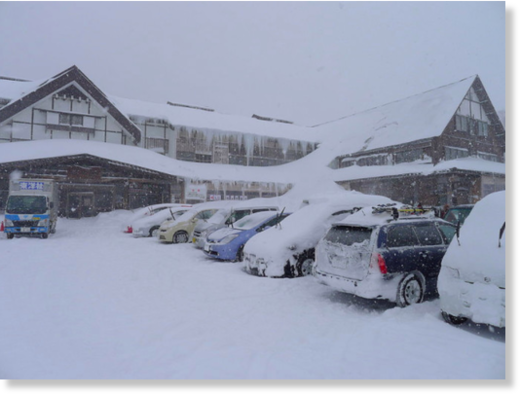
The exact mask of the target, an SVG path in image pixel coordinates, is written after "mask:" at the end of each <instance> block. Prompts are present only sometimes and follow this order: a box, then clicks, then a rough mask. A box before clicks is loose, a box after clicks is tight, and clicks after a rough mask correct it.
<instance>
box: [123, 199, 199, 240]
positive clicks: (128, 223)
mask: <svg viewBox="0 0 520 396" xmlns="http://www.w3.org/2000/svg"><path fill="white" fill-rule="evenodd" d="M166 208H191V205H186V204H174V203H161V204H156V205H149V206H145V207H142V208H139V209H134V211H133V213H132V215H131V216H129V217H128V219H126V220H125V223H124V224H123V232H125V233H127V234H131V233H132V232H133V231H134V229H133V223H134V222H135V221H137V220H139V219H142V218H144V217H147V216H152V215H154V214H155V213H157V212H160V211H161V210H163V209H166Z"/></svg>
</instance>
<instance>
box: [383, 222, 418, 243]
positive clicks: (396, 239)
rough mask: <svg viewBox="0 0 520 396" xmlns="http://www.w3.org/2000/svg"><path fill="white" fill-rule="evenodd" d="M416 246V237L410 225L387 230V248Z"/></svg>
mask: <svg viewBox="0 0 520 396" xmlns="http://www.w3.org/2000/svg"><path fill="white" fill-rule="evenodd" d="M418 244H419V241H418V240H417V236H416V235H415V233H414V232H413V229H412V227H411V226H410V225H398V226H394V227H390V228H389V229H388V237H387V240H386V246H387V247H389V248H392V247H402V246H416V245H418Z"/></svg>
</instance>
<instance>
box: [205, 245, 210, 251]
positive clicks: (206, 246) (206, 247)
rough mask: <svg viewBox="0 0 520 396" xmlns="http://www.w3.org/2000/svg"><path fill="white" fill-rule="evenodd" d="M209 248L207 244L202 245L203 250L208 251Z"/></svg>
mask: <svg viewBox="0 0 520 396" xmlns="http://www.w3.org/2000/svg"><path fill="white" fill-rule="evenodd" d="M209 248H210V246H209V244H208V243H206V244H205V245H204V250H205V251H206V252H209Z"/></svg>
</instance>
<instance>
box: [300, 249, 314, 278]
mask: <svg viewBox="0 0 520 396" xmlns="http://www.w3.org/2000/svg"><path fill="white" fill-rule="evenodd" d="M314 260H315V256H314V249H309V250H306V251H304V252H303V253H302V254H300V255H299V256H298V261H297V262H296V269H297V274H298V275H297V276H307V275H311V274H312V267H313V265H314Z"/></svg>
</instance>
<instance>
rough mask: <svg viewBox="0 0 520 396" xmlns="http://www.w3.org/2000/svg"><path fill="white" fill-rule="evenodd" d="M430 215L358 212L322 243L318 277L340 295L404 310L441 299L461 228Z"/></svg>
mask: <svg viewBox="0 0 520 396" xmlns="http://www.w3.org/2000/svg"><path fill="white" fill-rule="evenodd" d="M430 213H431V214H428V213H423V211H422V210H418V209H408V208H404V207H400V208H398V207H396V206H393V207H390V206H386V207H368V208H365V209H361V210H359V211H357V212H356V213H354V214H352V215H350V216H348V217H347V218H346V219H345V220H344V221H343V222H339V223H336V224H334V225H333V226H332V227H331V229H330V230H329V231H328V232H327V234H326V235H325V237H324V238H323V239H322V240H321V241H320V242H319V243H318V246H317V248H316V264H315V268H314V275H315V276H316V278H317V279H318V280H319V281H320V282H321V283H324V284H326V285H329V286H331V287H333V288H334V289H336V290H338V291H341V292H345V293H348V294H352V295H356V296H359V297H363V298H370V299H384V300H389V301H391V302H396V303H397V305H399V306H402V307H404V306H407V305H410V304H415V303H420V302H422V301H423V298H424V297H425V295H431V296H435V295H436V294H437V276H438V274H439V271H440V269H441V261H442V258H443V256H444V254H445V252H446V249H447V247H448V245H449V243H450V241H451V239H452V238H453V236H454V234H455V226H454V225H453V224H451V223H448V222H446V221H444V220H442V219H439V218H436V217H434V214H433V213H432V212H430Z"/></svg>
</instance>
